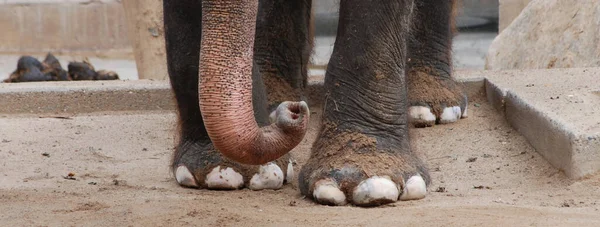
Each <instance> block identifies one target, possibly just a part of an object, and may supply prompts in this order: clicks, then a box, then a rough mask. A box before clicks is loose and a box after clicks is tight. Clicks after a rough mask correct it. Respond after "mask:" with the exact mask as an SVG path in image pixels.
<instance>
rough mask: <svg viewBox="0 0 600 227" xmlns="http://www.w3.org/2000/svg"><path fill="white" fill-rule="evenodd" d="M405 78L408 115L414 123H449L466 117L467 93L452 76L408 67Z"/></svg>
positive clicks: (422, 125) (422, 124) (425, 124)
mask: <svg viewBox="0 0 600 227" xmlns="http://www.w3.org/2000/svg"><path fill="white" fill-rule="evenodd" d="M407 81H408V90H409V93H408V99H409V103H410V107H409V109H408V116H409V120H410V122H411V124H413V125H414V126H415V127H431V126H433V125H435V124H449V123H454V122H456V121H458V120H460V119H461V118H466V117H467V104H468V100H467V95H466V94H465V92H464V91H463V89H462V88H461V87H460V85H459V84H458V83H457V82H456V81H454V80H453V79H451V78H441V77H439V76H433V75H429V74H428V73H425V72H420V71H411V72H409V73H408V76H407Z"/></svg>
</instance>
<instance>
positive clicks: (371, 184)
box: [298, 126, 429, 206]
mask: <svg viewBox="0 0 600 227" xmlns="http://www.w3.org/2000/svg"><path fill="white" fill-rule="evenodd" d="M325 128H328V127H327V126H325ZM383 137H385V135H383V134H382V137H378V136H374V135H367V134H362V133H358V132H350V131H338V130H336V129H333V130H328V129H324V132H322V133H321V136H320V137H319V139H318V140H317V141H316V142H315V145H314V146H313V153H312V155H311V158H310V159H309V160H308V162H307V164H306V165H304V166H303V168H302V170H301V171H300V175H299V178H298V179H299V181H300V184H299V185H300V190H301V192H302V194H303V195H305V196H307V197H309V198H312V199H313V200H314V201H316V202H317V203H320V204H324V205H336V206H339V205H346V204H353V205H357V206H378V205H383V204H387V203H393V202H396V201H398V200H415V199H422V198H424V197H425V195H426V194H427V188H426V187H427V186H426V185H427V182H428V181H429V174H428V172H427V170H426V169H425V167H424V166H423V164H422V163H421V161H420V160H419V159H418V158H417V157H416V156H414V154H413V153H411V152H410V151H409V150H408V148H404V149H403V148H400V147H402V146H404V145H401V144H386V145H382V143H394V142H392V140H393V139H390V138H383Z"/></svg>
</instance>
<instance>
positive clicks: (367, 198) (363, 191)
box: [352, 176, 400, 205]
mask: <svg viewBox="0 0 600 227" xmlns="http://www.w3.org/2000/svg"><path fill="white" fill-rule="evenodd" d="M399 195H400V192H399V190H398V186H396V184H395V183H394V182H393V181H392V180H390V179H389V178H386V177H379V176H373V177H371V178H369V179H367V180H364V181H363V182H361V183H360V184H359V185H358V186H357V187H356V189H354V192H353V193H352V200H353V201H354V204H357V205H361V204H363V205H366V204H370V203H372V202H375V201H388V202H394V201H396V200H398V196H399Z"/></svg>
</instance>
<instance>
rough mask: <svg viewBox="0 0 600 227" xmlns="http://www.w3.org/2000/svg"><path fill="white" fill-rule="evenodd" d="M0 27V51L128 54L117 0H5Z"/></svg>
mask: <svg viewBox="0 0 600 227" xmlns="http://www.w3.org/2000/svg"><path fill="white" fill-rule="evenodd" d="M0 29H1V31H2V35H1V36H0V53H19V54H22V53H44V52H47V51H58V52H67V53H69V52H79V53H91V54H93V55H98V54H100V55H102V54H109V55H125V56H127V55H129V56H131V44H130V40H129V36H128V32H127V24H126V18H125V12H124V10H123V7H122V5H121V1H120V0H100V1H89V0H4V1H0ZM100 52H101V53H100Z"/></svg>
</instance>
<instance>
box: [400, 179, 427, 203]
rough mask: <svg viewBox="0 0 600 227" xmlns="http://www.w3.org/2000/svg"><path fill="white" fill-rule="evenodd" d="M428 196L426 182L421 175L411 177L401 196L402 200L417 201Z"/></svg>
mask: <svg viewBox="0 0 600 227" xmlns="http://www.w3.org/2000/svg"><path fill="white" fill-rule="evenodd" d="M426 194H427V186H426V185H425V180H423V177H421V176H419V175H415V176H412V177H410V178H409V179H408V180H407V181H406V184H405V185H404V190H403V192H402V195H401V196H400V200H415V199H422V198H425V195H426Z"/></svg>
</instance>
